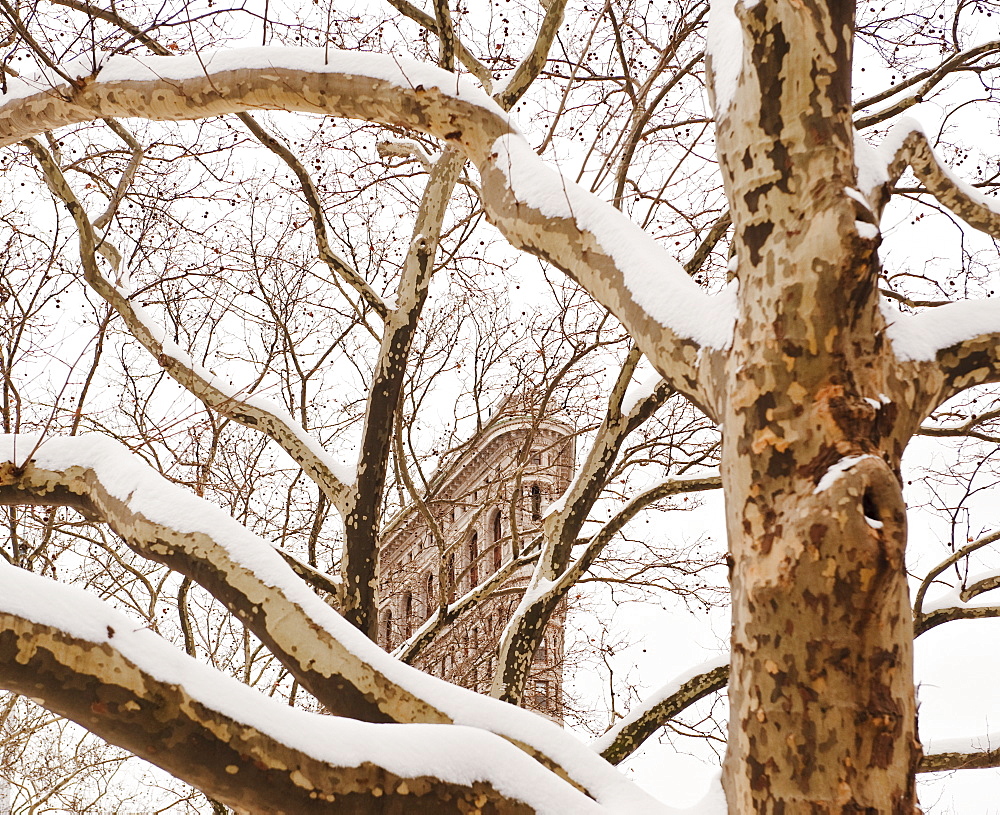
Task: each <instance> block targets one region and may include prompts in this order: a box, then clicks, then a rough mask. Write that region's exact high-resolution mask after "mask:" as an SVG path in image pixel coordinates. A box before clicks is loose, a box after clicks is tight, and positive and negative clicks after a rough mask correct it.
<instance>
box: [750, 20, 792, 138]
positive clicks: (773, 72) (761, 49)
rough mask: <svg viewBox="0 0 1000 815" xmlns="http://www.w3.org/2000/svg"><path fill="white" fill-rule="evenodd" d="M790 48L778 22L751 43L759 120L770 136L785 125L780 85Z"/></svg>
mask: <svg viewBox="0 0 1000 815" xmlns="http://www.w3.org/2000/svg"><path fill="white" fill-rule="evenodd" d="M790 50H791V46H790V45H789V43H788V40H787V39H786V38H785V31H784V27H783V26H782V25H781V23H776V24H775V25H773V26H772V27H771V29H770V31H768V32H767V35H766V36H765V37H764V38H763V39H762V40H758V41H757V42H756V43H754V48H753V60H754V64H755V65H756V66H757V81H758V83H760V118H759V119H758V124H759V125H760V129H761V130H762V131H763V132H764V133H765V134H767V135H768V136H772V137H777V136H779V135H781V132H782V130H783V129H784V126H785V123H784V120H783V119H782V117H781V102H782V86H783V85H784V84H785V80H784V77H783V76H782V68H783V66H784V63H785V57H786V56H788V52H789V51H790Z"/></svg>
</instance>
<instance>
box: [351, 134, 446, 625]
mask: <svg viewBox="0 0 1000 815" xmlns="http://www.w3.org/2000/svg"><path fill="white" fill-rule="evenodd" d="M464 163H465V157H464V156H463V155H462V154H461V153H460V152H459V151H457V150H455V149H454V148H452V147H449V148H447V149H446V150H445V151H444V153H442V154H441V156H440V158H439V159H438V160H437V163H436V164H435V165H434V169H433V170H432V171H431V174H430V177H429V178H428V181H427V186H426V187H425V188H424V194H423V197H422V198H421V201H420V209H419V210H418V212H417V219H416V223H415V224H414V227H413V240H412V241H411V243H410V248H409V251H408V252H407V255H406V258H405V260H404V262H403V273H402V276H401V277H400V281H399V285H398V287H397V290H396V303H397V306H396V308H395V310H394V311H393V312H392V314H391V315H390V316H389V319H388V320H387V321H386V324H385V331H384V333H383V335H382V344H381V348H380V349H379V357H378V361H377V362H376V364H375V370H374V372H373V374H372V383H371V386H370V387H369V389H368V401H367V404H366V409H365V420H364V429H363V431H362V440H361V455H360V458H359V460H358V477H357V483H356V485H355V490H354V492H353V493H352V495H351V499H350V503H349V509H348V511H347V513H345V517H344V526H345V542H344V555H343V558H342V559H341V571H342V573H343V582H344V600H343V613H344V615H345V616H346V617H347V619H348V620H350V621H351V622H352V623H353V624H354V625H356V626H357V627H358V628H360V629H361V630H362V631H364V632H365V633H367V634H368V636H370V637H371V638H372V639H375V634H376V630H377V626H378V615H377V613H376V597H375V587H376V584H377V581H376V575H377V569H378V534H379V522H378V519H379V517H380V515H381V511H382V497H383V491H384V490H383V488H384V486H385V478H386V473H387V470H388V466H389V458H390V457H389V453H390V450H391V448H392V439H393V435H394V433H393V430H394V426H395V422H394V417H395V415H396V413H397V410H398V407H399V402H400V394H401V392H402V388H403V383H404V378H405V374H406V370H407V368H408V366H409V362H410V347H411V346H412V344H413V337H414V335H415V333H416V330H417V324H418V322H419V320H420V315H421V313H422V311H423V306H424V302H425V301H426V299H427V292H428V290H429V287H430V284H431V279H432V276H433V272H434V259H435V256H436V254H437V249H438V244H439V242H440V239H441V226H442V223H443V221H444V215H445V211H446V209H447V207H448V202H449V201H450V200H451V195H452V192H453V190H454V188H455V182H456V181H457V180H458V174H459V173H460V172H461V170H462V165H463V164H464Z"/></svg>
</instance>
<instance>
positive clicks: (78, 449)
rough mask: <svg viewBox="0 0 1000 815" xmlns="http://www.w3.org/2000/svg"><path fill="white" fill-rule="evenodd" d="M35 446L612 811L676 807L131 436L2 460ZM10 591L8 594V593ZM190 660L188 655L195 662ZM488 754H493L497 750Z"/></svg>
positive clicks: (26, 442) (22, 446)
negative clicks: (306, 574)
mask: <svg viewBox="0 0 1000 815" xmlns="http://www.w3.org/2000/svg"><path fill="white" fill-rule="evenodd" d="M36 447H37V449H35V448H36ZM33 450H34V453H33V454H32V451H33ZM15 456H16V457H15ZM29 456H30V457H31V458H32V459H33V460H34V461H35V463H36V465H37V466H38V467H41V468H43V469H51V470H59V471H61V470H65V469H67V468H69V467H73V466H79V467H83V468H87V469H91V470H93V471H94V472H95V474H96V475H97V478H98V479H99V480H100V482H101V483H102V484H103V485H104V486H105V488H106V489H107V490H108V491H109V492H110V493H111V494H112V495H114V496H115V497H117V498H118V499H119V500H121V501H123V502H124V503H125V504H126V505H127V506H128V508H129V509H130V510H131V511H132V512H135V513H140V514H142V515H144V516H145V517H146V518H148V519H149V520H150V521H153V522H155V523H160V524H163V525H164V526H168V527H170V528H172V529H176V530H178V531H180V532H202V533H204V534H206V535H209V536H211V537H212V538H213V539H214V540H215V541H216V542H217V543H218V544H219V545H220V546H222V547H223V548H224V549H225V550H226V552H227V554H228V556H229V557H230V558H232V559H233V561H234V562H236V563H240V564H242V565H243V566H245V567H246V568H247V569H249V570H251V571H252V572H253V573H254V574H255V575H256V576H257V577H258V579H260V580H261V581H262V582H263V583H265V584H267V585H269V586H273V587H275V588H277V589H279V590H280V591H282V592H283V593H284V595H285V596H286V597H287V598H288V599H289V600H290V601H291V602H293V603H295V604H297V605H298V606H299V607H301V608H302V610H303V611H304V613H306V614H307V615H308V616H309V618H310V620H311V621H312V622H313V623H314V624H315V625H316V626H317V627H318V628H320V629H322V630H325V631H326V632H328V633H329V635H330V636H331V637H333V638H334V639H336V640H337V641H339V642H340V643H341V644H342V645H343V646H344V647H346V648H347V649H348V650H350V652H351V653H353V654H355V655H356V656H357V657H358V659H359V660H362V661H364V662H365V663H367V664H369V665H372V666H373V667H375V668H376V669H377V670H379V671H381V672H382V673H383V674H384V675H385V676H386V677H387V678H388V679H389V680H390V681H392V682H395V683H396V684H397V685H399V686H400V687H402V688H404V689H406V690H407V691H409V692H410V693H412V694H413V695H415V696H417V697H419V698H422V699H424V700H426V701H427V702H428V704H430V705H432V706H433V707H435V708H437V709H438V710H441V711H443V712H444V713H445V714H446V715H448V716H449V717H450V718H451V719H452V721H454V722H456V724H462V725H468V726H470V727H474V728H479V729H482V730H487V731H490V732H492V733H496V734H498V735H501V736H504V737H506V738H510V739H513V740H517V741H520V742H522V743H525V744H530V745H532V746H534V747H535V748H537V749H538V750H540V751H542V752H543V753H545V754H546V755H548V756H549V757H551V758H552V759H553V760H554V761H556V762H558V763H559V764H560V765H561V766H563V767H565V768H567V770H568V772H569V773H570V774H571V775H572V777H574V778H578V779H585V780H586V783H587V784H588V788H589V789H590V790H591V791H592V792H593V793H594V794H595V797H596V798H597V799H598V802H599V803H600V804H601V806H603V807H605V808H606V809H607V811H609V812H614V813H634V812H643V813H657V812H661V813H669V812H674V811H676V810H672V809H670V808H668V807H665V806H664V805H662V804H660V803H659V802H657V801H656V800H655V799H653V798H651V797H650V796H649V795H647V794H646V793H645V792H643V791H642V790H641V789H639V788H638V787H636V786H635V785H634V784H632V783H630V782H629V781H628V780H627V779H626V778H625V777H624V776H623V775H622V774H621V773H620V772H619V771H618V770H616V769H615V768H614V767H612V766H611V765H610V764H608V763H607V762H605V761H604V760H603V759H601V758H600V756H598V755H596V754H595V753H593V752H592V751H591V750H590V749H589V748H588V747H587V746H586V745H585V744H583V743H582V742H580V741H578V740H577V739H576V738H574V737H573V736H571V735H569V734H567V733H566V732H564V731H563V730H562V729H561V728H560V727H559V726H558V725H556V724H554V723H552V722H550V721H548V720H546V719H543V718H542V717H540V716H537V715H536V714H534V713H532V712H530V711H528V710H524V709H522V708H516V707H513V706H511V705H508V704H506V703H504V702H500V701H498V700H496V699H491V698H489V697H486V696H481V695H480V694H477V693H474V692H472V691H468V690H465V689H463V688H459V687H456V686H454V685H451V684H450V683H448V682H445V681H443V680H441V679H437V678H436V677H433V676H430V675H428V674H424V673H421V672H420V671H418V670H416V669H415V668H412V667H410V666H408V665H404V664H403V663H401V662H398V661H397V660H395V659H393V658H392V657H391V656H389V655H388V654H386V653H385V651H383V650H382V649H381V648H379V647H378V646H377V645H376V644H375V643H373V642H372V641H371V640H369V639H368V638H367V637H365V636H364V635H363V634H362V633H361V632H360V631H358V630H357V629H356V628H355V627H354V626H352V625H351V624H350V623H348V622H347V621H346V620H344V618H343V617H341V616H340V615H339V614H338V613H337V612H336V611H335V610H333V609H332V608H330V606H328V605H327V604H326V603H325V602H323V600H321V599H320V598H319V597H318V596H317V595H316V594H315V593H313V592H312V590H310V589H309V588H308V586H306V584H305V583H303V581H302V580H301V579H300V578H298V576H296V575H295V573H294V572H293V571H292V570H291V568H290V567H289V566H288V565H287V564H286V563H285V561H284V560H283V559H282V557H281V556H280V555H279V554H278V553H277V552H276V551H275V550H274V549H273V548H272V547H271V545H270V544H269V543H268V542H267V541H265V540H264V539H262V538H260V537H258V536H257V535H255V534H254V533H252V532H250V531H249V530H248V529H246V528H245V527H243V526H242V525H241V524H239V523H238V522H237V521H235V520H234V519H233V518H232V517H230V516H229V515H228V514H227V513H226V512H224V511H223V510H222V509H220V508H219V507H216V506H214V505H212V504H211V503H209V502H208V501H205V500H204V499H202V498H199V497H198V496H196V495H194V494H193V493H191V492H188V491H187V490H184V489H183V488H181V487H179V486H177V485H175V484H171V483H170V482H168V481H167V480H166V479H164V478H163V477H162V476H161V475H160V474H159V473H157V472H156V471H154V470H153V469H151V468H149V467H147V466H146V465H145V464H144V463H143V462H142V461H141V460H139V459H138V457H136V456H133V455H132V454H131V453H130V452H129V451H128V449H127V448H126V447H125V446H124V445H122V444H119V443H118V442H116V441H114V440H112V439H109V438H106V437H103V436H99V435H85V436H76V437H62V438H59V437H57V438H50V439H46V440H44V441H40V440H39V439H38V438H37V437H33V436H26V435H20V436H4V435H0V462H6V461H12V462H15V463H17V464H24V463H26V461H27V459H28V457H29ZM0 597H5V595H4V594H3V592H0ZM4 601H5V600H0V603H2V602H4ZM74 602H75V601H74ZM94 602H98V601H96V600H94ZM81 608H89V606H86V607H84V606H81ZM64 610H65V607H64ZM39 613H40V612H39ZM65 616H66V615H65V614H63V615H61V616H60V620H59V623H58V624H59V625H63V624H66V625H73V624H75V623H73V622H72V621H73V620H76V619H77V618H76V617H74V616H73V615H72V614H70V615H69V620H67V619H62V618H63V617H65ZM46 619H49V618H46ZM101 619H103V618H101ZM123 619H124V618H123ZM39 621H40V622H41V621H42V620H41V619H39ZM79 624H80V625H88V626H90V627H89V628H86V629H85V630H86V631H88V632H91V633H92V632H93V630H94V629H93V624H92V623H87V622H86V621H85V619H84V618H83V617H80V618H79ZM101 624H102V625H103V623H101ZM119 624H120V623H119ZM98 627H100V626H98ZM133 627H134V626H133ZM73 630H74V631H76V630H77V629H73ZM183 664H185V665H187V663H186V662H184V663H183ZM282 709H283V710H284V709H285V708H282ZM464 744H465V746H464V747H463V748H462V749H463V750H467V749H468V747H469V744H471V742H466V743H464ZM481 749H482V748H481V746H480V747H475V749H474V750H472V751H471V752H473V753H475V752H477V751H480V750H481ZM490 749H491V750H492V748H490ZM482 754H483V755H491V753H490V752H489V751H486V752H484V753H482ZM490 760H492V759H490ZM522 780H523V779H522ZM553 811H560V810H559V809H558V807H557V808H556V809H555V810H553ZM561 811H562V812H566V811H575V810H573V809H563V810H561ZM580 811H585V810H580ZM695 811H697V810H695Z"/></svg>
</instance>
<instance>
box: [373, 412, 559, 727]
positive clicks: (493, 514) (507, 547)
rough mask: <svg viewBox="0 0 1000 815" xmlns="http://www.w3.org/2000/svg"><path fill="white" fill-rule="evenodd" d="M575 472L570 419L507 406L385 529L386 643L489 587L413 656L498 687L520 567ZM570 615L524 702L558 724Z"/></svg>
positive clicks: (551, 640)
mask: <svg viewBox="0 0 1000 815" xmlns="http://www.w3.org/2000/svg"><path fill="white" fill-rule="evenodd" d="M573 469H574V443H573V428H572V427H571V426H570V425H568V424H565V423H563V422H560V421H555V420H550V419H543V420H541V421H536V420H535V419H534V418H532V417H531V416H528V415H525V414H524V413H523V412H520V411H519V410H517V408H516V405H515V404H514V400H513V399H508V400H507V401H506V402H505V403H504V404H503V405H501V407H500V409H499V410H498V411H497V412H496V414H495V415H494V417H493V419H492V420H491V421H490V422H489V423H488V424H487V426H486V427H485V428H484V429H483V431H482V432H481V433H479V434H478V436H477V437H476V438H475V439H473V440H472V442H470V443H469V445H468V446H467V448H466V449H465V450H464V452H462V454H461V455H460V456H459V457H458V458H457V460H456V461H454V462H453V463H452V464H451V465H450V466H447V467H445V468H444V469H443V470H442V471H441V472H439V473H438V474H437V475H435V476H434V478H433V479H432V480H431V483H430V487H429V489H428V491H427V494H426V495H425V496H424V499H423V501H422V505H421V506H417V505H410V506H408V507H406V508H405V509H404V510H403V511H401V512H400V513H398V514H397V515H396V516H395V517H394V518H393V519H392V520H391V521H390V522H389V523H388V524H387V525H386V528H385V530H384V533H383V535H382V544H381V546H380V564H381V568H380V580H379V597H380V603H379V615H380V616H379V621H380V624H379V635H378V640H379V644H380V645H381V646H382V647H383V648H385V649H386V650H387V651H393V650H394V649H396V648H398V647H399V646H401V645H403V644H405V643H407V642H408V641H411V638H412V637H414V636H415V635H416V634H417V633H418V632H419V631H420V629H421V626H424V625H425V623H426V622H427V621H428V619H429V618H431V617H432V616H433V615H434V614H436V613H440V614H442V615H445V616H446V617H450V616H451V614H450V612H449V611H448V610H449V609H451V608H452V607H453V604H454V603H455V602H456V600H460V598H462V597H463V596H467V595H468V593H469V592H476V593H477V595H479V594H482V595H485V597H484V598H483V599H479V600H478V601H477V602H475V603H473V604H472V606H471V608H470V609H469V610H467V611H466V612H465V613H462V614H459V615H457V616H456V617H454V619H452V620H450V622H448V624H447V625H446V626H444V627H443V628H442V629H441V630H440V631H439V632H438V633H437V634H436V635H435V636H434V638H433V639H431V640H430V641H429V642H428V643H427V644H426V645H425V646H424V647H423V648H422V649H421V650H420V651H419V652H418V653H417V654H416V655H415V656H414V657H413V658H412V660H411V661H412V664H413V665H415V666H416V667H418V668H420V669H421V670H423V671H426V672H427V673H431V674H434V675H435V676H439V677H441V678H443V679H447V680H448V681H450V682H453V683H455V684H457V685H461V686H463V687H466V688H469V689H471V690H475V691H478V692H480V693H488V692H489V689H490V685H491V683H492V680H493V674H494V672H495V670H496V658H497V648H498V644H499V641H500V636H501V634H502V632H503V629H504V627H505V626H506V624H507V622H508V621H509V620H510V617H511V615H512V613H513V611H514V609H515V608H516V607H517V604H518V602H519V601H520V599H521V596H522V594H523V592H524V587H525V586H526V585H527V582H528V579H529V577H530V575H531V569H532V566H531V565H530V564H527V565H522V566H519V567H516V568H514V561H515V559H517V558H518V557H519V556H520V555H521V554H522V553H524V552H525V551H526V550H527V551H528V552H530V551H531V549H532V546H537V542H538V540H539V536H540V528H541V519H542V516H543V514H544V512H545V510H546V508H547V507H548V506H549V504H550V503H551V502H552V501H554V500H555V499H556V498H558V497H559V496H560V495H562V493H563V492H564V491H565V489H566V488H567V487H568V486H569V482H570V479H571V478H572V475H573ZM508 572H509V574H506V576H504V573H508ZM501 578H502V579H501ZM491 584H492V588H491ZM564 623H565V608H562V607H560V608H559V609H558V610H557V612H556V614H554V615H553V617H552V620H551V621H550V623H549V625H548V629H547V631H546V633H545V637H544V639H543V641H542V644H541V646H540V647H539V649H538V650H537V652H536V653H535V659H534V661H533V663H532V668H531V672H530V675H529V679H528V684H527V686H526V688H525V697H524V706H525V707H527V708H530V709H533V710H536V711H538V712H539V713H543V714H545V715H547V716H550V717H552V718H555V719H559V720H561V718H562V706H563V690H562V672H563V662H564Z"/></svg>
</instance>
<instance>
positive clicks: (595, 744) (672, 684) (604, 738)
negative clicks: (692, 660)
mask: <svg viewBox="0 0 1000 815" xmlns="http://www.w3.org/2000/svg"><path fill="white" fill-rule="evenodd" d="M728 664H729V654H724V655H719V656H714V657H712V658H711V659H707V660H705V661H704V662H702V663H700V664H698V665H693V666H692V667H691V668H689V669H688V670H686V671H684V672H683V673H681V674H678V675H677V676H675V677H674V678H673V679H671V680H670V681H669V682H667V683H666V684H665V685H662V686H661V687H659V688H658V689H657V690H656V691H654V692H653V693H651V694H650V695H649V696H648V697H646V698H645V699H643V700H642V702H641V703H639V704H637V705H635V706H634V707H633V708H632V710H630V711H629V714H628V716H626V717H625V718H623V719H622V720H621V721H619V722H618V723H617V724H615V726H614V727H612V728H611V729H610V730H608V731H607V732H606V733H604V734H602V735H600V736H598V737H597V738H596V739H594V740H592V741H591V742H590V748H591V749H592V750H593V751H594V752H595V753H602V752H604V751H605V750H606V749H607V748H608V747H610V746H611V745H612V744H613V743H614V741H615V739H616V738H618V734H619V733H621V731H622V730H624V729H625V728H626V727H630V726H632V725H633V724H634V723H635V722H637V721H638V720H639V719H641V718H642V717H643V716H644V715H645V714H646V712H647V711H649V710H651V709H652V708H654V707H656V706H657V705H659V704H661V703H663V702H664V701H666V700H667V699H669V698H670V697H671V696H673V695H674V694H675V693H677V692H678V691H679V690H680V689H681V685H683V684H684V683H685V682H690V681H691V680H692V679H694V678H695V677H696V676H698V675H700V674H703V673H707V672H708V671H711V670H714V669H716V668H720V667H722V666H723V665H728Z"/></svg>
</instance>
